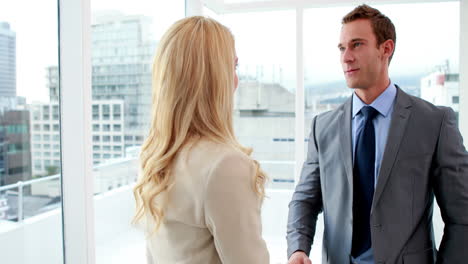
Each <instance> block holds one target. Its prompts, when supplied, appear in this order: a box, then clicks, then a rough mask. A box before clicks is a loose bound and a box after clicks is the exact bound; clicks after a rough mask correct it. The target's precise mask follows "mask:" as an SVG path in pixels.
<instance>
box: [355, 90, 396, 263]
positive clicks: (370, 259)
mask: <svg viewBox="0 0 468 264" xmlns="http://www.w3.org/2000/svg"><path fill="white" fill-rule="evenodd" d="M396 93H397V90H396V87H395V85H394V84H393V83H392V82H390V85H389V86H388V87H387V89H385V91H384V92H383V93H382V94H381V95H379V97H377V99H375V100H374V102H372V103H371V104H370V105H369V106H372V107H374V108H375V110H377V111H378V112H379V114H378V115H377V116H376V117H375V118H374V120H372V122H373V124H374V129H375V166H374V168H375V173H374V182H375V186H377V181H378V179H379V170H380V165H381V163H382V156H383V154H384V150H385V144H386V143H387V137H388V130H389V128H390V122H391V120H392V113H393V105H394V102H395V97H396ZM364 106H367V105H366V104H365V103H364V102H363V101H361V99H360V98H359V97H358V96H357V95H356V93H353V109H352V110H353V111H352V115H353V116H352V118H353V119H352V140H353V164H354V154H355V152H356V138H357V136H358V135H359V133H361V131H362V129H363V128H364V117H363V115H362V114H361V113H359V111H360V110H361V108H363V107H364ZM358 113H359V114H358ZM375 186H374V187H375ZM352 261H353V263H358V264H374V254H373V251H372V247H371V248H370V249H369V250H368V251H366V252H364V253H363V254H362V255H360V256H359V257H357V258H356V259H354V258H353V259H352Z"/></svg>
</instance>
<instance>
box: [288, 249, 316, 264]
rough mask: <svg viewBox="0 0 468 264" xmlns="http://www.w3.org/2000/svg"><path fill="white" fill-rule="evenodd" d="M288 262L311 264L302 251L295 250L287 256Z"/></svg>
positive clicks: (289, 263) (290, 263)
mask: <svg viewBox="0 0 468 264" xmlns="http://www.w3.org/2000/svg"><path fill="white" fill-rule="evenodd" d="M288 264H312V261H311V260H310V259H309V257H307V255H306V254H305V253H304V251H296V252H294V253H293V254H292V255H291V257H290V258H289V261H288Z"/></svg>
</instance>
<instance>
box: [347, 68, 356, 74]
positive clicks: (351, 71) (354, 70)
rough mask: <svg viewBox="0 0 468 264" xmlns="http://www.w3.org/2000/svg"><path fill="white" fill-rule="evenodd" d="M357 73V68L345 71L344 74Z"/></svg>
mask: <svg viewBox="0 0 468 264" xmlns="http://www.w3.org/2000/svg"><path fill="white" fill-rule="evenodd" d="M357 71H359V68H356V69H349V70H346V71H345V73H346V74H351V73H355V72H357Z"/></svg>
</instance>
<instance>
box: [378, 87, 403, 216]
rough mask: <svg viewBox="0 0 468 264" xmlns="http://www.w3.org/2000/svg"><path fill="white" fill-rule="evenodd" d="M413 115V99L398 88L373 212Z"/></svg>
mask: <svg viewBox="0 0 468 264" xmlns="http://www.w3.org/2000/svg"><path fill="white" fill-rule="evenodd" d="M410 115H411V98H410V97H409V95H407V94H406V93H405V92H403V91H402V90H401V89H400V88H399V87H398V86H397V95H396V98H395V105H394V108H393V114H392V120H391V123H390V128H389V131H388V138H387V143H386V145H385V151H384V154H383V158H382V164H381V166H380V171H379V177H378V181H377V186H376V189H375V193H374V199H373V202H372V210H371V212H372V211H373V210H374V208H375V206H376V205H377V203H378V202H379V199H380V196H381V195H382V192H383V190H384V188H385V185H386V183H387V180H388V177H389V176H390V172H391V170H392V168H393V164H394V163H395V159H396V156H397V154H398V150H399V148H400V143H401V140H402V139H403V136H404V133H405V128H406V124H407V123H408V120H409V117H410Z"/></svg>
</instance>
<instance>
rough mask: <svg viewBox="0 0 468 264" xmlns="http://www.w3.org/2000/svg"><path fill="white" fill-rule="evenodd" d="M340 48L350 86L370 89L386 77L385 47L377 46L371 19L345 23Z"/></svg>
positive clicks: (347, 81)
mask: <svg viewBox="0 0 468 264" xmlns="http://www.w3.org/2000/svg"><path fill="white" fill-rule="evenodd" d="M338 48H339V50H340V53H341V66H342V69H343V72H344V75H345V79H346V83H347V85H348V87H349V88H358V89H368V88H370V87H373V86H375V85H376V84H377V83H378V82H379V80H380V78H384V76H383V73H384V72H385V70H386V68H385V67H384V66H385V64H387V60H386V59H385V58H384V56H383V48H381V47H380V48H377V39H376V37H375V35H374V32H373V31H372V26H371V23H370V21H369V20H367V19H358V20H355V21H353V22H349V23H346V24H344V25H343V27H342V28H341V35H340V43H339V44H338Z"/></svg>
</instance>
